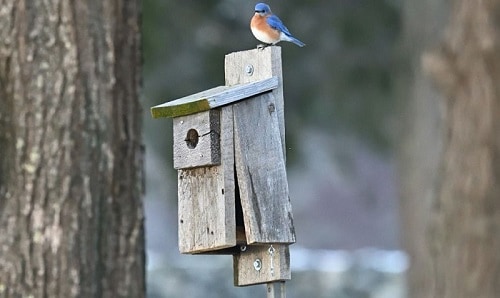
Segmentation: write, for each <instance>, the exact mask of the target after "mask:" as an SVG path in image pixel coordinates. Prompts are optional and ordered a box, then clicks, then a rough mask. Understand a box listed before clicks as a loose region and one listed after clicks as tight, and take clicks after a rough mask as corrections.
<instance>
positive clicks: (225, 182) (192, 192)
mask: <svg viewBox="0 0 500 298" xmlns="http://www.w3.org/2000/svg"><path fill="white" fill-rule="evenodd" d="M232 118H233V114H232V107H224V108H222V111H221V136H220V137H221V145H222V147H223V148H222V150H221V157H222V160H221V165H220V166H209V167H199V168H192V169H181V170H179V171H178V176H179V177H178V178H179V179H178V181H179V185H178V194H179V250H180V252H181V253H201V252H207V251H213V250H218V249H223V248H227V247H232V246H235V245H236V222H235V189H234V187H235V186H234V183H235V182H234V154H233V149H232V148H233V119H232Z"/></svg>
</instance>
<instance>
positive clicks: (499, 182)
mask: <svg viewBox="0 0 500 298" xmlns="http://www.w3.org/2000/svg"><path fill="white" fill-rule="evenodd" d="M408 2H410V1H408ZM405 12H406V16H407V17H406V18H405V20H408V23H407V24H406V25H407V26H406V30H407V32H406V34H405V35H404V36H405V41H406V46H407V49H408V50H409V51H408V53H409V54H410V55H409V56H410V57H411V58H412V65H411V66H410V69H411V70H412V73H411V75H410V76H409V77H410V78H412V80H409V81H408V82H409V84H410V87H409V88H408V89H407V92H408V93H407V94H408V95H409V99H410V101H409V102H408V107H409V109H407V111H406V115H409V117H408V121H407V125H408V127H407V128H408V134H407V135H406V137H405V139H404V142H403V148H402V149H403V150H402V153H403V154H402V156H403V160H402V161H403V165H404V166H403V167H402V173H403V179H402V180H403V184H402V190H403V192H402V199H403V200H402V202H403V204H402V206H403V208H402V210H403V216H402V217H403V219H404V222H405V227H406V229H405V231H406V235H405V242H406V247H407V249H408V252H409V253H410V256H411V260H412V266H411V267H410V275H409V276H410V295H411V297H464V298H465V297H496V296H498V293H499V291H500V258H499V256H498V252H499V251H500V237H499V236H500V233H499V231H500V200H499V199H498V198H499V193H500V163H499V161H500V159H499V156H500V143H499V140H500V138H499V136H500V135H499V132H500V117H499V116H500V89H499V84H498V82H500V48H499V45H500V38H499V37H500V27H499V24H500V17H499V16H500V1H498V0H487V1H467V0H456V1H444V2H441V3H437V2H435V1H420V2H413V3H412V4H407V6H406V7H405ZM445 23H446V24H447V25H446V27H445V26H444V24H445ZM444 28H446V31H444ZM438 40H441V41H440V42H439V45H438V42H437V41H438ZM420 41H422V43H419V42H420ZM433 43H434V44H433ZM430 49H433V50H432V51H431V50H430ZM424 71H425V72H426V73H427V75H428V77H430V78H431V79H432V82H433V83H434V86H435V87H437V90H438V91H439V93H436V92H435V91H434V90H433V89H432V87H431V86H430V82H431V80H426V79H425V78H424V77H423V75H424Z"/></svg>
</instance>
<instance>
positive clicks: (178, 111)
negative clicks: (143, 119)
mask: <svg viewBox="0 0 500 298" xmlns="http://www.w3.org/2000/svg"><path fill="white" fill-rule="evenodd" d="M278 85H279V81H278V78H276V77H268V78H265V79H262V80H259V81H252V82H247V83H246V84H239V85H237V86H218V87H215V88H212V89H209V90H205V91H202V92H199V93H196V94H192V95H189V96H186V97H183V98H179V99H176V100H173V101H169V102H166V103H164V104H161V105H157V106H154V107H152V108H151V114H152V116H153V118H162V117H179V116H185V115H191V114H195V113H198V112H203V111H207V110H209V109H214V108H217V107H220V106H224V105H227V104H230V103H233V102H236V101H239V100H242V99H244V98H248V97H250V96H254V95H257V94H260V93H262V92H266V91H269V90H273V89H275V88H276V87H278Z"/></svg>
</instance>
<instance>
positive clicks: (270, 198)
mask: <svg viewBox="0 0 500 298" xmlns="http://www.w3.org/2000/svg"><path fill="white" fill-rule="evenodd" d="M233 113H234V142H235V163H236V172H237V177H238V185H239V190H240V199H241V206H242V209H243V214H244V216H243V218H244V221H245V231H246V237H247V242H248V244H252V243H294V242H295V230H294V227H293V220H292V206H291V204H290V200H289V197H288V195H289V193H288V182H287V177H286V166H285V160H284V158H283V152H282V148H283V147H282V146H281V138H280V134H279V124H278V116H277V113H276V110H275V97H274V96H273V94H272V93H266V94H262V95H260V96H258V98H254V99H250V100H245V101H242V102H239V103H237V104H235V105H234V106H233Z"/></svg>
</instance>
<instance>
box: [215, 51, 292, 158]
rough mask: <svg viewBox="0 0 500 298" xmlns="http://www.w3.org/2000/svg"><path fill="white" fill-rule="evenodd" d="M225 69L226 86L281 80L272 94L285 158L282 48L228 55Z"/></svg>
mask: <svg viewBox="0 0 500 298" xmlns="http://www.w3.org/2000/svg"><path fill="white" fill-rule="evenodd" d="M224 67H225V75H226V85H228V86H233V85H237V84H243V83H248V82H254V81H259V80H262V79H267V78H270V77H273V76H274V77H277V78H278V79H279V83H278V88H276V89H274V90H273V91H272V92H273V95H274V97H275V98H276V103H275V107H276V114H277V115H278V120H279V122H278V123H279V128H280V136H281V144H282V146H283V155H284V156H285V154H286V151H285V150H286V147H285V107H284V100H283V75H282V66H281V47H279V46H269V47H266V48H264V49H263V50H259V49H254V50H249V51H241V52H234V53H231V54H228V55H226V59H225V65H224ZM249 67H251V71H249ZM285 158H286V156H285Z"/></svg>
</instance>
